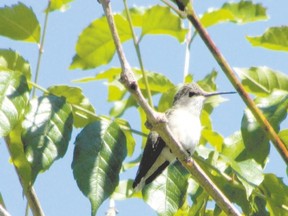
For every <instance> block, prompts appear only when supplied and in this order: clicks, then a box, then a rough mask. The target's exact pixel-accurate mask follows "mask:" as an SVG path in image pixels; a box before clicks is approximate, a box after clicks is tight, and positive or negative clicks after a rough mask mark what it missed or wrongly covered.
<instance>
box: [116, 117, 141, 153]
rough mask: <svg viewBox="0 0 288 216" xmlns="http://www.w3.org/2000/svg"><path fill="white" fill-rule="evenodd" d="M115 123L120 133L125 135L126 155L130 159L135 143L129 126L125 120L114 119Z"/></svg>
mask: <svg viewBox="0 0 288 216" xmlns="http://www.w3.org/2000/svg"><path fill="white" fill-rule="evenodd" d="M115 122H117V124H118V125H119V127H120V128H121V130H122V132H123V133H124V134H125V137H126V144H127V155H128V156H130V157H131V156H132V155H133V153H134V149H135V145H136V141H135V139H134V137H133V136H132V129H131V127H130V124H129V122H127V121H126V120H124V119H120V118H116V119H115Z"/></svg>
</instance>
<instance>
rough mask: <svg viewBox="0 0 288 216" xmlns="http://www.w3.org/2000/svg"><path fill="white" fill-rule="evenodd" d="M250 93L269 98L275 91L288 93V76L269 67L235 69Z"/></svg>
mask: <svg viewBox="0 0 288 216" xmlns="http://www.w3.org/2000/svg"><path fill="white" fill-rule="evenodd" d="M235 72H236V73H237V74H238V75H239V76H240V78H241V79H242V84H243V86H244V87H245V89H246V90H247V91H248V92H251V93H253V94H255V95H258V96H267V95H268V94H270V93H272V91H273V90H274V89H280V90H285V91H288V85H287V83H288V76H287V75H286V74H284V73H281V72H278V71H274V70H272V69H270V68H267V67H251V68H248V69H247V68H235Z"/></svg>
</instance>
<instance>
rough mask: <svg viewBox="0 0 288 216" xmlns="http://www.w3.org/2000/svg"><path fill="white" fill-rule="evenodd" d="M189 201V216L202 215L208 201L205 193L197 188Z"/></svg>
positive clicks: (200, 188)
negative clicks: (190, 201) (190, 204)
mask: <svg viewBox="0 0 288 216" xmlns="http://www.w3.org/2000/svg"><path fill="white" fill-rule="evenodd" d="M191 199H192V201H193V204H192V206H191V208H190V209H189V216H196V215H204V214H203V213H204V212H205V208H206V205H207V202H208V200H209V195H208V194H207V192H206V191H205V190H204V189H203V188H202V187H198V188H197V190H196V191H195V193H193V194H192V195H191Z"/></svg>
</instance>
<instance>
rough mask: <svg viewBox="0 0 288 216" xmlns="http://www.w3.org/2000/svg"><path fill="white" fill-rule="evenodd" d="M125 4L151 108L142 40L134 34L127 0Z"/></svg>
mask: <svg viewBox="0 0 288 216" xmlns="http://www.w3.org/2000/svg"><path fill="white" fill-rule="evenodd" d="M123 2H124V7H125V12H126V15H127V20H128V23H129V27H130V31H131V34H132V38H133V44H134V47H135V50H136V54H137V58H138V62H139V65H140V69H141V72H142V76H143V81H144V85H145V87H146V94H147V97H148V102H149V105H150V106H151V107H153V100H152V95H151V91H150V87H149V82H148V78H147V75H146V73H145V69H144V65H143V60H142V55H141V51H140V46H139V42H140V40H137V36H136V34H135V32H134V28H133V22H132V19H131V15H130V11H129V8H128V5H127V0H123Z"/></svg>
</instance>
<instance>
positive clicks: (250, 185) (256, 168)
mask: <svg viewBox="0 0 288 216" xmlns="http://www.w3.org/2000/svg"><path fill="white" fill-rule="evenodd" d="M228 163H229V164H230V166H231V168H232V169H233V170H234V171H235V172H236V174H237V176H238V178H239V180H240V181H241V182H242V184H243V186H244V187H245V189H246V194H247V200H248V199H249V197H250V195H251V194H252V192H253V190H254V189H255V187H257V186H259V185H260V184H261V183H262V181H263V180H264V175H263V169H262V168H261V166H260V165H259V164H257V163H256V162H255V161H254V160H253V159H252V160H251V159H249V160H245V161H240V162H236V161H232V160H229V162H228Z"/></svg>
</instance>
